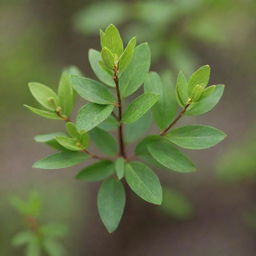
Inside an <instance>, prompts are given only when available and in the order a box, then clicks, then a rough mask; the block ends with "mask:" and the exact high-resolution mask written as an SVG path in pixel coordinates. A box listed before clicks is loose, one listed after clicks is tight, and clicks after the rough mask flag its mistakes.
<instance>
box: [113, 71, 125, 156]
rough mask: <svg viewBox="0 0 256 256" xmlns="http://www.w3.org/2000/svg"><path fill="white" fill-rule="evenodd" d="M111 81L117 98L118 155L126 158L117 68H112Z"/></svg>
mask: <svg viewBox="0 0 256 256" xmlns="http://www.w3.org/2000/svg"><path fill="white" fill-rule="evenodd" d="M113 80H114V82H115V85H116V96H117V108H118V121H119V127H118V141H119V154H120V155H121V156H123V157H124V158H126V153H125V144H124V129H123V124H122V122H121V120H122V98H121V94H120V89H119V80H118V67H117V66H115V67H114V75H113Z"/></svg>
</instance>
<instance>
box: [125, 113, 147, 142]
mask: <svg viewBox="0 0 256 256" xmlns="http://www.w3.org/2000/svg"><path fill="white" fill-rule="evenodd" d="M151 123H152V117H151V113H150V112H149V111H148V112H147V113H146V114H145V115H144V116H142V117H141V118H140V119H139V120H137V121H136V122H134V123H131V124H127V125H126V126H125V129H124V131H125V134H124V138H125V141H126V142H128V143H131V142H134V141H136V140H137V139H138V138H140V137H142V136H143V135H144V134H145V133H146V132H147V131H148V130H149V128H150V126H151Z"/></svg>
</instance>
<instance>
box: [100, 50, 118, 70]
mask: <svg viewBox="0 0 256 256" xmlns="http://www.w3.org/2000/svg"><path fill="white" fill-rule="evenodd" d="M101 58H102V60H103V62H104V64H105V65H106V67H107V68H109V69H114V66H115V56H114V55H113V53H112V52H111V51H110V50H109V49H108V48H106V47H103V49H102V51H101Z"/></svg>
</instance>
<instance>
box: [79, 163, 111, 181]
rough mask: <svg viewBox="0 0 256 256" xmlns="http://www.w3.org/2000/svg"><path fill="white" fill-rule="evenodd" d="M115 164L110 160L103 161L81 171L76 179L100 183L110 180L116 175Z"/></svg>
mask: <svg viewBox="0 0 256 256" xmlns="http://www.w3.org/2000/svg"><path fill="white" fill-rule="evenodd" d="M114 171H115V170H114V164H113V162H111V161H108V160H102V161H99V162H97V163H95V164H92V165H89V166H87V167H85V168H84V169H82V170H81V171H79V173H78V174H77V175H76V179H79V180H85V181H99V180H103V179H105V178H108V177H109V176H111V175H112V174H113V173H114Z"/></svg>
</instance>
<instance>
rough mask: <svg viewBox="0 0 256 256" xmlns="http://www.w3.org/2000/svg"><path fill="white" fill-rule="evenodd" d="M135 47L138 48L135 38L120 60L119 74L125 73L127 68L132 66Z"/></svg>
mask: <svg viewBox="0 0 256 256" xmlns="http://www.w3.org/2000/svg"><path fill="white" fill-rule="evenodd" d="M135 46H136V37H133V38H132V39H131V40H130V41H129V43H128V44H127V46H126V48H125V50H124V52H123V54H122V55H121V57H120V59H119V72H123V71H124V70H125V69H126V68H127V66H128V65H129V64H130V62H131V60H132V58H133V54H134V49H135Z"/></svg>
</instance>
